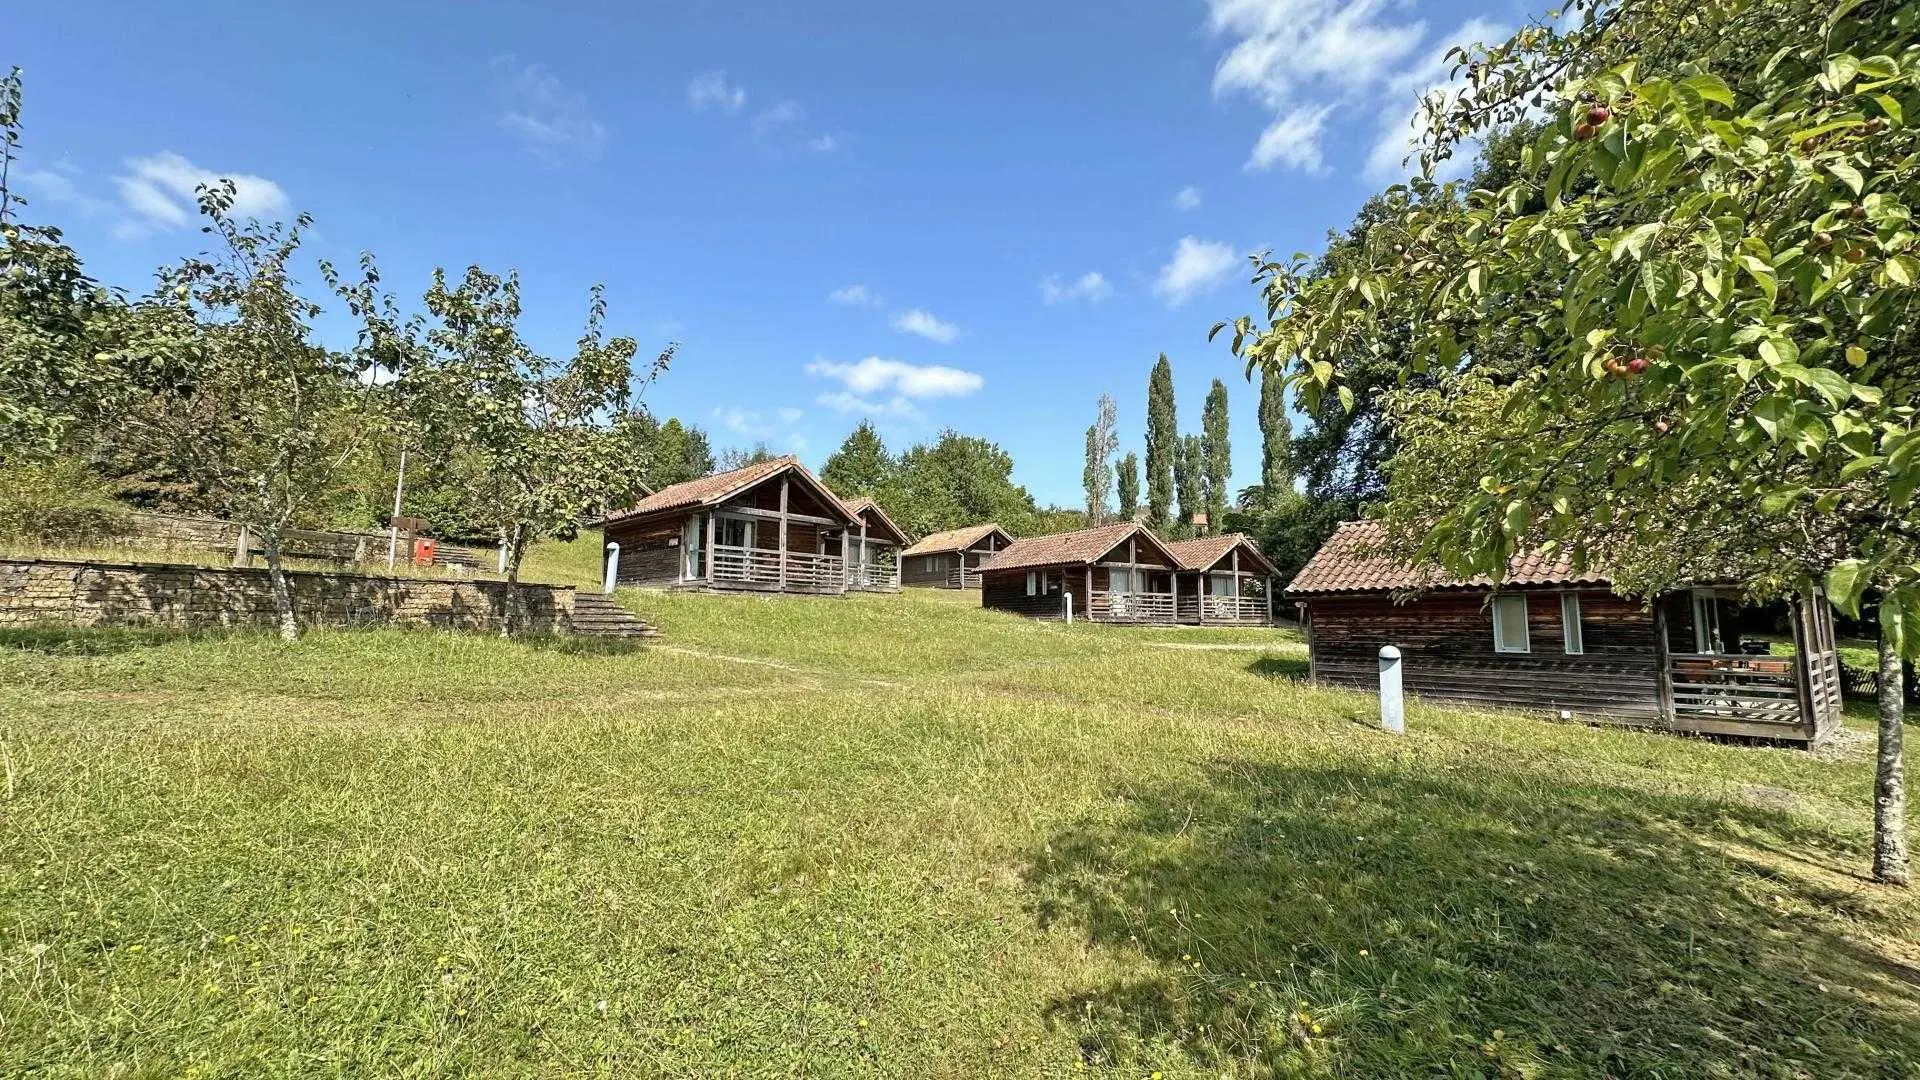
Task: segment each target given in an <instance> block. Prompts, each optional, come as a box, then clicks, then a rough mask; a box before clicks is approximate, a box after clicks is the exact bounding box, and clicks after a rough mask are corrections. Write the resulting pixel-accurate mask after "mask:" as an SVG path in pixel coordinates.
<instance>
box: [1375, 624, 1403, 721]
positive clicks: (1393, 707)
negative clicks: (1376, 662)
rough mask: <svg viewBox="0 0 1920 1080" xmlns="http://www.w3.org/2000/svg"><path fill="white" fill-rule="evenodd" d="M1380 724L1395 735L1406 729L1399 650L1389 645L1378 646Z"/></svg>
mask: <svg viewBox="0 0 1920 1080" xmlns="http://www.w3.org/2000/svg"><path fill="white" fill-rule="evenodd" d="M1380 726H1381V727H1382V728H1383V729H1385V730H1387V731H1391V732H1393V733H1394V734H1395V735H1403V734H1405V733H1406V730H1407V706H1406V702H1405V701H1404V700H1402V698H1401V696H1400V650H1399V649H1396V648H1394V647H1393V646H1391V645H1383V646H1381V648H1380Z"/></svg>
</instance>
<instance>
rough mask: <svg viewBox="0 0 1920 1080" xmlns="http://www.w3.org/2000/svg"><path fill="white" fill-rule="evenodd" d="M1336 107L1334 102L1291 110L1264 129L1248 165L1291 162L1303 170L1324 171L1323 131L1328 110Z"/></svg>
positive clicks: (1272, 164) (1264, 165) (1250, 166)
mask: <svg viewBox="0 0 1920 1080" xmlns="http://www.w3.org/2000/svg"><path fill="white" fill-rule="evenodd" d="M1332 111H1333V106H1331V105H1319V106H1305V105H1303V106H1301V107H1300V108H1297V109H1289V110H1287V111H1286V112H1285V113H1283V114H1282V115H1280V116H1279V117H1278V118H1276V119H1275V120H1274V122H1273V123H1271V124H1268V125H1267V130H1265V131H1263V132H1261V133H1260V141H1258V142H1256V143H1254V144H1253V156H1251V157H1249V158H1248V159H1247V168H1249V169H1271V168H1273V167H1274V166H1275V165H1287V166H1290V167H1292V168H1295V169H1299V170H1301V171H1302V172H1310V173H1317V172H1321V171H1323V170H1324V169H1325V168H1326V161H1325V159H1324V157H1323V156H1322V155H1321V153H1320V132H1321V131H1322V130H1323V129H1324V128H1325V127H1326V122H1327V114H1328V113H1330V112H1332Z"/></svg>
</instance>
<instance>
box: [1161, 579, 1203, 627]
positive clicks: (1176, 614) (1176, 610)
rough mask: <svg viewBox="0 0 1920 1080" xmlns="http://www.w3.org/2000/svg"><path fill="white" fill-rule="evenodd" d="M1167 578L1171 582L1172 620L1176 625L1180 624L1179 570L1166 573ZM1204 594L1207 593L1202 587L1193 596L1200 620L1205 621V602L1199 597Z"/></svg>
mask: <svg viewBox="0 0 1920 1080" xmlns="http://www.w3.org/2000/svg"><path fill="white" fill-rule="evenodd" d="M1168 578H1169V580H1171V581H1172V582H1173V622H1174V625H1175V626H1178V625H1179V624H1180V571H1179V570H1175V571H1174V572H1173V573H1172V574H1170V575H1168ZM1205 595H1207V592H1206V590H1205V589H1202V590H1200V592H1199V594H1198V595H1196V596H1195V597H1194V602H1195V603H1196V604H1199V605H1200V608H1199V610H1200V621H1201V622H1206V621H1207V608H1206V603H1205V602H1204V601H1202V600H1201V599H1200V597H1202V596H1205Z"/></svg>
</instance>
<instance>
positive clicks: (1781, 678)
mask: <svg viewBox="0 0 1920 1080" xmlns="http://www.w3.org/2000/svg"><path fill="white" fill-rule="evenodd" d="M1794 664H1795V658H1794V657H1791V656H1731V655H1727V656H1721V655H1704V654H1697V653H1686V654H1676V655H1675V656H1673V657H1672V658H1671V661H1670V671H1671V673H1672V682H1673V711H1674V715H1675V717H1676V718H1679V719H1687V718H1699V719H1714V720H1737V721H1741V722H1744V723H1757V724H1783V725H1798V724H1800V723H1801V722H1802V719H1803V716H1802V710H1801V705H1800V685H1799V680H1798V679H1797V678H1796V677H1795V675H1794Z"/></svg>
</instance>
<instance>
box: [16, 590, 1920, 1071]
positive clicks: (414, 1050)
mask: <svg viewBox="0 0 1920 1080" xmlns="http://www.w3.org/2000/svg"><path fill="white" fill-rule="evenodd" d="M583 565H584V564H583ZM622 599H623V600H624V601H625V602H627V603H629V604H631V605H633V606H635V607H637V608H638V609H639V610H640V611H641V612H642V613H643V614H645V615H646V616H647V617H648V618H649V619H650V620H653V621H655V622H656V623H658V624H659V625H660V626H661V627H662V628H663V630H664V631H665V633H666V637H665V638H664V639H663V642H662V643H661V644H657V645H653V646H648V647H644V648H641V649H639V650H637V651H627V650H622V649H609V648H600V647H593V646H587V645H583V644H580V643H572V644H568V643H549V642H504V641H500V640H497V639H492V638H477V637H460V636H453V635H439V634H404V633H390V632H389V633H360V634H348V633H336V634H315V635H311V636H310V637H309V638H307V639H306V640H304V641H302V642H300V643H298V644H296V645H293V646H283V645H281V644H279V643H277V642H275V641H273V640H271V639H268V638H264V637H256V636H235V637H212V638H202V639H191V640H186V639H177V638H170V637H167V636H164V635H141V634H117V635H116V634H93V635H88V634H70V633H67V634H41V635H25V634H15V635H12V636H9V637H5V638H0V646H9V645H10V646H11V647H0V766H4V770H3V771H4V772H5V776H6V783H5V787H4V789H0V790H4V802H0V1062H4V1063H6V1068H4V1069H0V1074H8V1075H11V1074H14V1073H21V1074H25V1075H34V1076H53V1077H69V1076H71V1077H93V1076H108V1075H122V1076H141V1077H144V1076H169V1077H171V1076H182V1075H197V1076H233V1077H242V1076H244V1077H253V1076H302V1077H306V1076H364V1075H413V1076H430V1075H499V1076H530V1077H531V1076H542V1077H544V1076H628V1075H639V1076H734V1075H739V1076H796V1075H799V1076H876V1077H877V1076H887V1077H891V1076H915V1077H919V1076H935V1077H949V1076H950V1077H960V1076H982V1075H991V1076H1022V1077H1025V1076H1043V1077H1044V1076H1083V1075H1100V1076H1114V1077H1129V1078H1132V1077H1147V1076H1150V1075H1151V1074H1152V1073H1154V1072H1159V1073H1161V1074H1163V1076H1164V1077H1168V1078H1172V1077H1218V1076H1223V1075H1224V1076H1231V1077H1268V1076H1322V1075H1324V1076H1430V1075H1449V1076H1672V1077H1695V1076H1716V1075H1719V1076H1776V1075H1777V1076H1793V1075H1807V1076H1820V1077H1828V1076H1873V1077H1895V1076H1910V1075H1914V1073H1915V1070H1916V1063H1920V982H1917V981H1916V974H1917V973H1920V950H1917V949H1916V943H1917V942H1920V925H1917V924H1920V913H1917V912H1916V906H1915V902H1914V901H1913V899H1912V898H1911V896H1909V895H1907V894H1903V893H1895V892H1891V891H1888V890H1883V889H1881V888H1879V887H1877V886H1874V885H1872V884H1871V883H1869V882H1867V881H1865V880H1864V879H1863V878H1862V876H1861V871H1862V870H1863V868H1864V866H1865V864H1866V860H1867V851H1868V840H1869V835H1868V805H1869V804H1868V801H1867V793H1868V781H1869V776H1870V763H1869V761H1868V759H1867V756H1866V746H1865V745H1864V744H1855V745H1852V746H1848V747H1844V748H1842V749H1841V750H1839V751H1837V752H1835V753H1832V754H1827V755H1813V754H1806V753H1798V752H1792V751H1784V750H1770V749H1753V748H1742V747H1735V746H1728V745H1719V744H1713V743H1707V742H1702V741H1697V740H1687V739H1680V738H1673V737H1664V736H1659V735H1652V734H1644V733H1634V732H1625V731H1613V730H1599V729H1589V728H1585V727H1580V726H1576V725H1564V724H1557V723H1550V722H1543V721H1540V720H1534V719H1528V718H1518V717H1511V716H1502V715H1493V714H1485V713H1476V712H1469V711H1463V710H1454V709H1446V708H1437V707H1433V706H1429V705H1420V704H1417V705H1416V706H1415V707H1414V708H1413V709H1412V710H1411V715H1410V717H1409V726H1410V734H1409V735H1408V736H1406V737H1405V738H1401V739H1394V738H1391V737H1389V736H1386V735H1383V734H1381V733H1379V732H1377V731H1375V730H1373V729H1372V728H1371V727H1370V725H1369V720H1370V717H1371V715H1372V712H1373V703H1372V702H1371V701H1370V700H1369V699H1367V698H1365V697H1362V696H1357V695H1350V694H1345V693H1338V692H1332V691H1322V690H1317V689H1314V688H1312V687H1308V686H1305V685H1303V684H1302V683H1300V682H1299V681H1297V680H1298V676H1299V675H1300V674H1301V671H1302V669H1303V667H1304V657H1303V656H1302V654H1301V650H1300V648H1299V645H1298V641H1297V639H1296V638H1294V637H1292V636H1291V635H1289V634H1287V633H1284V632H1238V633H1241V634H1243V635H1244V636H1243V637H1241V638H1239V639H1234V638H1230V637H1229V638H1223V637H1221V636H1219V635H1224V634H1228V633H1233V632H1224V631H1212V632H1208V633H1207V634H1204V635H1198V636H1194V637H1185V636H1182V635H1181V633H1179V632H1147V633H1136V632H1129V631H1125V630H1117V629H1113V628H1106V627H1092V626H1084V625H1082V626H1075V627H1073V628H1067V627H1063V626H1057V625H1042V624H1034V623H1029V622H1024V621H1021V620H1018V619H1014V618H1011V617H1006V616H1002V615H998V614H996V613H991V612H982V611H980V610H978V609H977V607H973V606H969V604H968V603H967V600H968V598H967V597H966V596H964V595H948V594H940V593H934V594H928V593H909V594H907V595H903V596H863V597H854V598H849V599H846V600H842V601H833V600H817V599H792V598H785V599H783V598H760V597H738V598H732V597H725V598H713V597H692V596H660V595H652V594H635V595H631V596H627V595H623V597H622ZM975 602H976V603H977V600H976V601H975ZM1166 644H1173V645H1182V644H1186V645H1234V644H1240V645H1245V644H1256V645H1258V646H1259V647H1258V648H1257V649H1246V648H1200V649H1195V648H1163V647H1161V646H1162V645H1166Z"/></svg>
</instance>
